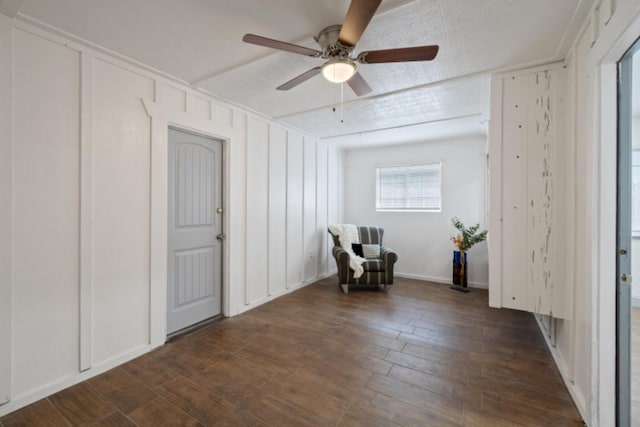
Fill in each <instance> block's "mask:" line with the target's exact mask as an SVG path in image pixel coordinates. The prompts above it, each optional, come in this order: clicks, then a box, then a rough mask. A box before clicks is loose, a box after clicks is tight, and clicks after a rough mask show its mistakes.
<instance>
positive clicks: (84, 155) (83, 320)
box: [80, 52, 94, 371]
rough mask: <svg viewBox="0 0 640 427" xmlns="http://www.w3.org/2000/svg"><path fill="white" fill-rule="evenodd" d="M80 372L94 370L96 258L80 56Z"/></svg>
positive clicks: (88, 71) (86, 67)
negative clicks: (92, 358)
mask: <svg viewBox="0 0 640 427" xmlns="http://www.w3.org/2000/svg"><path fill="white" fill-rule="evenodd" d="M80 61H81V65H80V67H81V68H80V78H81V98H80V371H86V370H87V369H89V368H90V367H91V347H92V343H91V332H92V330H91V288H92V283H91V279H92V277H93V272H92V265H93V260H92V255H93V168H92V165H93V127H92V125H93V79H94V76H93V64H94V56H93V54H92V53H91V52H83V53H82V54H81V57H80Z"/></svg>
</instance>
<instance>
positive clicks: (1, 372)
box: [0, 14, 13, 405]
mask: <svg viewBox="0 0 640 427" xmlns="http://www.w3.org/2000/svg"><path fill="white" fill-rule="evenodd" d="M12 51H13V37H12V26H11V20H10V19H9V18H8V17H6V16H5V15H2V14H0V58H11V54H12ZM12 69H13V63H12V61H10V60H2V61H0V99H2V100H3V101H2V102H0V242H1V243H0V340H2V342H3V343H4V345H0V405H2V404H4V403H6V402H8V401H9V399H10V398H11V353H12V350H11V347H12V346H11V345H7V343H10V342H11V335H12V334H11V331H12V317H13V316H12V304H11V300H12V286H11V283H12V282H13V279H12V273H11V264H12V262H11V261H12V260H11V256H12V255H11V252H12V251H11V235H12V233H13V230H12V215H11V212H12V210H13V209H12V204H13V203H12V202H13V200H12V199H13V198H12V192H13V191H12V190H13V188H12V187H13V186H12V166H11V165H12V163H13V159H12V141H11V139H12V118H13V87H12V78H11V74H12Z"/></svg>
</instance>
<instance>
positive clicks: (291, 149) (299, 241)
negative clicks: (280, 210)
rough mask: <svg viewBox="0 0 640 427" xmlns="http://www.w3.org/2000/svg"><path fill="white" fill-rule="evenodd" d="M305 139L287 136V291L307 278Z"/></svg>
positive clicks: (294, 134)
mask: <svg viewBox="0 0 640 427" xmlns="http://www.w3.org/2000/svg"><path fill="white" fill-rule="evenodd" d="M303 165H304V139H303V138H302V136H301V135H299V134H297V133H295V132H292V131H289V132H288V133H287V288H290V287H294V286H297V285H299V284H300V283H301V282H302V280H303V278H302V276H303V268H302V267H303V263H304V245H303V242H304V237H303V236H304V234H303V212H304V204H303V192H304V173H303V169H304V168H303Z"/></svg>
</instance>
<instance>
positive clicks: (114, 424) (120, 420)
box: [91, 412, 136, 427]
mask: <svg viewBox="0 0 640 427" xmlns="http://www.w3.org/2000/svg"><path fill="white" fill-rule="evenodd" d="M91 427H136V425H135V424H134V423H133V421H131V420H130V419H129V418H128V417H127V416H126V415H124V414H123V413H122V412H114V413H113V414H111V415H109V416H108V417H106V418H103V419H101V420H100V421H98V422H97V423H96V424H93V425H92V426H91Z"/></svg>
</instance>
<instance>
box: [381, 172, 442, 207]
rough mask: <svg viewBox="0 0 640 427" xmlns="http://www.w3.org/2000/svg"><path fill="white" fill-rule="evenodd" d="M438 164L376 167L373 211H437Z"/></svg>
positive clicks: (439, 201)
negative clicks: (374, 208) (374, 205)
mask: <svg viewBox="0 0 640 427" xmlns="http://www.w3.org/2000/svg"><path fill="white" fill-rule="evenodd" d="M441 166H442V165H441V164H440V163H438V164H436V165H421V166H404V167H393V168H377V169H376V210H377V211H418V212H424V211H434V212H440V209H441V207H442V205H441V196H440V194H441V192H440V181H441V173H440V172H441Z"/></svg>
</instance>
